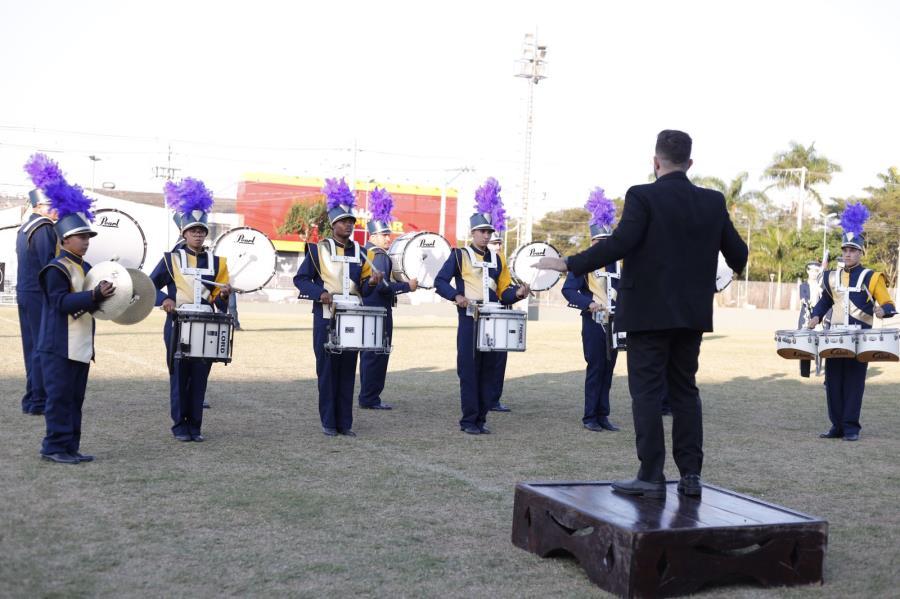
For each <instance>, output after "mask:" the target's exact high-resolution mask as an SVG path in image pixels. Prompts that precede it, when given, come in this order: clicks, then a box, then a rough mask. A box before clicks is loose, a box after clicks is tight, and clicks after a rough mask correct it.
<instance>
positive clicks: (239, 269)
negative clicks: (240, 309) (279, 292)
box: [213, 227, 276, 293]
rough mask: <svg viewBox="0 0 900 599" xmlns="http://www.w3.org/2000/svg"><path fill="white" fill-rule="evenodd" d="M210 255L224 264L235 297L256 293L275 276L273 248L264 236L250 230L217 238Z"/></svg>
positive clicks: (246, 228) (242, 230)
mask: <svg viewBox="0 0 900 599" xmlns="http://www.w3.org/2000/svg"><path fill="white" fill-rule="evenodd" d="M213 254H215V255H216V256H219V257H222V258H225V259H226V260H227V261H228V276H229V279H230V281H231V285H232V286H233V287H234V288H235V290H237V291H238V293H250V292H251V291H258V290H259V289H262V288H263V287H264V286H265V284H266V283H268V282H269V281H271V280H272V277H273V276H275V262H276V256H275V246H274V245H273V244H272V241H271V240H270V239H269V238H268V237H266V235H265V233H263V232H262V231H257V230H256V229H253V228H251V227H238V228H236V229H232V230H230V231H228V232H227V233H223V234H222V235H220V236H219V238H218V239H216V243H215V244H214V245H213Z"/></svg>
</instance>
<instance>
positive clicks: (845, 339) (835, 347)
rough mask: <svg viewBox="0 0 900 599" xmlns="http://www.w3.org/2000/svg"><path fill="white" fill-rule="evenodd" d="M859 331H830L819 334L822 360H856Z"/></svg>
mask: <svg viewBox="0 0 900 599" xmlns="http://www.w3.org/2000/svg"><path fill="white" fill-rule="evenodd" d="M859 332H860V331H859V330H840V329H838V330H835V329H829V330H827V331H824V332H821V333H819V357H820V358H855V357H856V340H857V337H858V335H859Z"/></svg>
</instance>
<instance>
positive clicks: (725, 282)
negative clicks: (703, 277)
mask: <svg viewBox="0 0 900 599" xmlns="http://www.w3.org/2000/svg"><path fill="white" fill-rule="evenodd" d="M732 279H734V271H733V270H731V267H730V266H728V263H727V262H725V256H724V255H723V254H722V252H719V263H718V265H717V266H716V293H719V292H720V291H724V290H725V288H726V287H728V286H729V285H731V281H732Z"/></svg>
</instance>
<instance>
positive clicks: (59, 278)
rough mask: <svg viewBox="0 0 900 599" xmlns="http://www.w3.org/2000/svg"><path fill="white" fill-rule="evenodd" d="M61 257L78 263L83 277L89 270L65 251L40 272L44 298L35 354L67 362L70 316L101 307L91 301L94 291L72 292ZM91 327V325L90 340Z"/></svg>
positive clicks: (67, 272)
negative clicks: (59, 358) (63, 359)
mask: <svg viewBox="0 0 900 599" xmlns="http://www.w3.org/2000/svg"><path fill="white" fill-rule="evenodd" d="M62 258H69V259H70V260H72V261H74V262H79V263H81V267H82V269H83V270H84V274H85V275H87V273H88V272H90V270H91V265H90V264H88V263H87V262H85V261H84V260H82V259H81V258H80V257H78V256H76V255H75V254H71V253H69V252H67V251H66V250H60V252H59V256H58V257H56V258H54V259H53V260H51V261H50V264H48V265H47V266H45V267H44V269H43V270H41V272H40V274H39V276H38V278H39V281H40V284H41V287H42V288H43V289H44V293H45V295H44V309H43V313H42V315H41V332H40V334H39V335H38V342H37V351H40V352H47V353H51V354H54V355H57V356H61V357H63V358H67V359H68V357H69V316H72V317H73V318H76V319H77V318H80V317H81V316H82V315H83V314H84V313H85V312H95V311H96V310H97V309H98V308H99V307H100V304H99V303H98V302H96V301H94V294H93V291H72V283H71V280H70V279H69V271H68V270H66V267H65V266H63V265H62V263H61V262H60V260H61V259H62ZM94 324H95V323H92V330H91V338H92V339H93V335H94V331H93V329H94Z"/></svg>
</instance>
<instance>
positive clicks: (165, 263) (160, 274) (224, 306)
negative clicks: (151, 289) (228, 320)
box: [150, 243, 228, 324]
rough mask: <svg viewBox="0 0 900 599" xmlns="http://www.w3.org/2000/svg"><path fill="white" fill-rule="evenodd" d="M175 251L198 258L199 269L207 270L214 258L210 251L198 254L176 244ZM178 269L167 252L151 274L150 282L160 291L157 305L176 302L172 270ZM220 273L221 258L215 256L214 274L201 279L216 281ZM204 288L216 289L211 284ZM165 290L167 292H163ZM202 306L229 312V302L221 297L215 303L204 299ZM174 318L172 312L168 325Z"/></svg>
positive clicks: (169, 315)
mask: <svg viewBox="0 0 900 599" xmlns="http://www.w3.org/2000/svg"><path fill="white" fill-rule="evenodd" d="M175 249H179V250H181V249H183V250H184V251H185V253H188V254H191V255H194V256H197V268H206V267H207V265H208V264H209V257H210V256H212V253H210V252H209V251H205V252H201V253H199V254H198V253H196V252H194V251H193V250H191V249H189V248H187V247H182V244H180V243H179V244H176V245H175ZM173 268H177V267H176V266H174V265H173V264H172V252H165V253H164V254H163V257H162V260H160V261H159V263H158V264H157V265H156V268H154V269H153V272H152V273H150V280H152V281H153V284H154V285H155V286H156V289H157V290H158V291H157V292H156V305H157V306H159V305H161V304H162V303H163V302H164V301H165V300H166V299H171V300H172V301H173V302H174V301H176V293H177V291H176V288H175V280H174V279H172V274H171V273H172V269H173ZM218 272H219V257H218V256H213V274H211V275H203V276H202V277H200V278H201V279H203V280H204V281H215V280H216V274H215V273H218ZM204 286H205V287H206V288H207V289H209V290H210V291H212V290H214V289H215V288H216V287H215V286H214V285H210V284H209V283H204ZM163 289H165V291H164V290H163ZM200 303H201V304H204V305H206V306H214V307H215V308H216V309H218V311H219V312H227V311H228V300H227V299H222V298H221V297H217V298H216V299H215V300H214V301H213V303H210V302H209V300H208V299H206V298H203V299H201V300H200ZM172 318H173V315H172V313H171V312H170V313H169V314H168V315H167V316H166V324H168V323H169V322H170V321H171V320H172Z"/></svg>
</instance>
